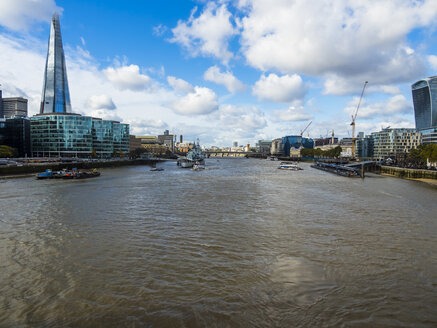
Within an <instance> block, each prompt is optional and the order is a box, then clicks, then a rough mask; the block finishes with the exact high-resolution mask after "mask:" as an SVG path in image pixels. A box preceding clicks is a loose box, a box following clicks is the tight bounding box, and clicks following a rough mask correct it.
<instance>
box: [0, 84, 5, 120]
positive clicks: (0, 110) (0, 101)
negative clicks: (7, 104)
mask: <svg viewBox="0 0 437 328" xmlns="http://www.w3.org/2000/svg"><path fill="white" fill-rule="evenodd" d="M3 117H4V116H3V98H2V90H1V89H0V118H3Z"/></svg>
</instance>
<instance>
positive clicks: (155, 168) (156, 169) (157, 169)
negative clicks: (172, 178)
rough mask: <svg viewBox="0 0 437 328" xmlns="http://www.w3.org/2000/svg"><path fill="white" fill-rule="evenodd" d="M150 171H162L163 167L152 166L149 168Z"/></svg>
mask: <svg viewBox="0 0 437 328" xmlns="http://www.w3.org/2000/svg"><path fill="white" fill-rule="evenodd" d="M150 171H152V172H158V171H164V169H163V168H162V167H160V168H157V167H152V168H151V169H150Z"/></svg>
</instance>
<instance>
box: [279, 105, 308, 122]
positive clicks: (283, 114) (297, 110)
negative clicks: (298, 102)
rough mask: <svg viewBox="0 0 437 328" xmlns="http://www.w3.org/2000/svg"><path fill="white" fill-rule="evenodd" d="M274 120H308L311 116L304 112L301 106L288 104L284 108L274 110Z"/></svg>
mask: <svg viewBox="0 0 437 328" xmlns="http://www.w3.org/2000/svg"><path fill="white" fill-rule="evenodd" d="M273 115H274V116H275V120H278V121H287V122H300V121H308V120H311V119H312V118H313V116H312V115H310V114H308V113H306V112H305V109H304V107H303V106H290V107H289V108H288V109H286V110H274V111H273Z"/></svg>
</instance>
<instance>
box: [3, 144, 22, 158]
mask: <svg viewBox="0 0 437 328" xmlns="http://www.w3.org/2000/svg"><path fill="white" fill-rule="evenodd" d="M17 156H18V151H17V150H16V149H15V148H12V147H9V146H6V145H3V146H0V157H3V158H11V157H17Z"/></svg>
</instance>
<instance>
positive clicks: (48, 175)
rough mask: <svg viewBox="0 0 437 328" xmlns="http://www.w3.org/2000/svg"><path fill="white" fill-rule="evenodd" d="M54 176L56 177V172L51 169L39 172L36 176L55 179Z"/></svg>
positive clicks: (40, 178)
mask: <svg viewBox="0 0 437 328" xmlns="http://www.w3.org/2000/svg"><path fill="white" fill-rule="evenodd" d="M54 177H55V174H54V173H53V171H52V170H50V169H47V170H45V172H42V173H38V174H37V175H36V178H37V179H38V180H42V179H53V178H54Z"/></svg>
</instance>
